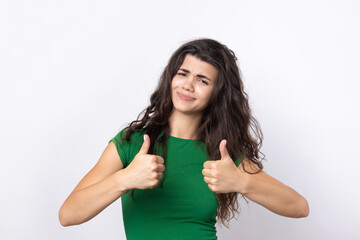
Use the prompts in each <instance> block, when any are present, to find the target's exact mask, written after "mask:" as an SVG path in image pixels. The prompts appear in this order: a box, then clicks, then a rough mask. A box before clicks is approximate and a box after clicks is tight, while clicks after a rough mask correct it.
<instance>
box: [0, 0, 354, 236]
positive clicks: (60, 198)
mask: <svg viewBox="0 0 360 240" xmlns="http://www.w3.org/2000/svg"><path fill="white" fill-rule="evenodd" d="M359 10H360V7H359V3H358V2H357V1H309V0H306V1H285V0H284V1H279V0H274V1H265V0H258V1H250V0H249V1H223V3H219V1H209V0H206V1H205V0H202V1H185V0H184V1H133V2H130V1H109V0H108V1H79V0H78V1H76V0H75V1H68V0H66V1H45V0H44V1H39V0H34V1H10V0H2V1H0V79H1V85H0V104H1V117H0V131H1V134H0V146H1V150H0V158H1V174H0V192H1V198H0V201H1V206H0V208H1V217H0V239H89V240H90V239H125V232H124V228H123V221H122V213H121V201H120V199H118V200H117V201H116V202H114V203H113V204H112V205H110V206H109V207H108V208H106V209H105V210H104V211H103V212H101V213H100V214H99V215H98V216H96V217H95V218H93V219H92V220H90V221H88V222H86V223H84V224H81V225H78V226H71V227H66V228H65V227H62V226H61V225H60V223H59V220H58V211H59V208H60V206H61V204H62V203H63V202H64V201H65V199H66V197H67V196H68V195H69V194H70V192H71V191H72V190H73V188H74V187H75V186H76V184H77V183H78V182H79V181H80V180H81V178H82V177H83V176H84V175H85V174H86V173H87V172H88V171H89V170H90V169H91V168H92V167H93V166H94V165H95V163H96V162H97V160H98V159H99V157H100V155H101V153H102V152H103V150H104V149H105V147H106V146H107V144H108V141H109V140H110V139H111V138H112V137H113V136H115V134H117V132H118V131H119V130H120V129H121V128H122V127H124V126H125V125H126V124H127V123H129V122H130V121H132V120H135V119H136V117H137V115H138V114H139V113H140V112H141V111H142V110H143V109H144V108H145V107H146V106H147V105H148V104H149V103H150V101H149V98H150V95H151V93H152V92H153V91H154V90H155V87H156V85H157V83H158V79H159V77H160V74H161V72H162V70H163V69H164V67H165V65H166V63H167V61H168V59H169V58H170V55H171V54H172V52H173V51H174V50H175V49H176V48H178V47H179V46H180V45H181V44H183V43H185V42H187V41H189V40H192V39H195V38H199V37H209V38H214V39H216V40H218V41H220V42H221V43H223V44H226V45H227V46H228V47H229V48H230V49H232V50H233V51H234V52H235V54H236V56H237V57H238V59H239V60H238V64H239V67H240V69H241V72H242V75H243V81H244V83H245V90H246V92H247V93H248V95H249V99H250V104H251V108H252V111H253V114H254V116H255V118H256V119H257V120H258V121H259V123H260V126H261V129H262V131H263V134H264V141H263V147H262V149H261V151H262V152H263V153H264V154H265V155H266V159H267V161H266V162H264V166H265V168H264V170H265V171H266V172H267V173H268V174H270V175H271V176H273V177H275V178H277V179H279V180H280V181H282V182H283V183H285V184H287V185H289V186H290V187H292V188H294V189H295V190H296V191H298V192H299V193H300V194H302V195H304V196H305V197H306V198H307V200H308V202H309V205H310V215H309V216H308V217H307V218H303V219H293V218H286V217H281V216H279V215H276V214H274V213H272V212H270V211H268V210H267V209H265V208H263V207H262V206H259V205H257V204H255V203H252V202H250V203H249V204H246V202H244V201H243V200H241V201H239V202H240V205H241V214H240V215H238V216H237V219H238V220H236V219H232V220H231V229H230V230H229V229H226V228H225V227H220V226H219V225H218V224H217V230H218V237H219V239H274V240H275V239H292V240H296V239H299V240H300V239H301V240H302V239H326V240H331V239H360V231H359V228H358V227H359V221H358V215H359V214H360V211H359V202H360V195H359V187H358V183H359V182H360V179H359V174H358V169H359V166H360V163H359V160H360V159H359V154H358V150H359V133H360V129H359V122H360V114H359V103H360V97H359V95H358V91H359V86H360V84H359V80H360V78H359V76H360V74H359V54H360V51H359V50H360V48H359V42H360V34H359V22H360V16H359V14H358V13H359Z"/></svg>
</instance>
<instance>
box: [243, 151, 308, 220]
mask: <svg viewBox="0 0 360 240" xmlns="http://www.w3.org/2000/svg"><path fill="white" fill-rule="evenodd" d="M242 165H244V168H245V170H246V171H248V172H257V171H258V170H259V168H258V167H257V166H256V165H255V164H254V163H252V162H251V161H249V159H247V158H246V157H245V159H244V160H243V162H242V164H240V165H239V166H238V168H237V169H238V175H239V181H238V183H239V184H238V186H237V187H238V188H237V189H238V191H237V192H239V193H241V194H242V195H243V196H245V197H247V198H248V199H250V200H252V201H254V202H256V203H258V204H260V205H262V206H264V207H265V208H267V209H269V210H270V211H272V212H274V213H276V214H279V215H282V216H285V217H293V218H301V217H306V216H308V215H309V205H308V202H307V201H306V199H305V198H304V197H303V196H302V195H300V194H299V193H297V192H296V191H295V190H293V189H292V188H290V187H288V186H286V185H284V184H283V183H281V182H280V181H278V180H277V179H275V178H273V177H271V176H270V175H268V174H267V173H265V172H264V171H260V172H259V173H256V174H249V173H246V172H245V171H244V169H243V166H242Z"/></svg>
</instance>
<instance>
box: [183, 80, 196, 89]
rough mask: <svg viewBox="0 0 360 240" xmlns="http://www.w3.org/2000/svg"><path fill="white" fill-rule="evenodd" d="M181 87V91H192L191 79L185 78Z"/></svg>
mask: <svg viewBox="0 0 360 240" xmlns="http://www.w3.org/2000/svg"><path fill="white" fill-rule="evenodd" d="M182 87H183V89H186V90H189V91H193V89H194V87H193V79H192V77H187V78H186V79H185V81H184V82H183V85H182Z"/></svg>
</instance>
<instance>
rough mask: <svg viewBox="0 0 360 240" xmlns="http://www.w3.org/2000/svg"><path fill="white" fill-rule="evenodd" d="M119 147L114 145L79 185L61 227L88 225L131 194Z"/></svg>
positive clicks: (61, 216) (61, 215) (68, 202)
mask: <svg viewBox="0 0 360 240" xmlns="http://www.w3.org/2000/svg"><path fill="white" fill-rule="evenodd" d="M122 168H123V165H122V162H121V160H120V157H119V155H118V153H117V149H116V146H115V144H114V143H113V142H110V143H109V144H108V146H107V147H106V148H105V150H104V152H103V153H102V155H101V157H100V159H99V161H98V162H97V164H96V165H95V166H94V167H93V169H91V170H90V172H89V173H88V174H87V175H86V176H85V177H84V178H83V179H82V180H81V181H80V182H79V184H78V185H77V186H76V187H75V189H74V190H73V191H72V192H71V194H70V195H69V197H68V198H67V199H66V200H65V202H64V203H63V205H62V206H61V208H60V211H59V220H60V223H61V225H63V226H70V225H76V224H81V223H84V222H86V221H88V220H90V219H92V218H93V217H95V216H96V215H97V214H99V213H100V212H101V211H102V210H104V209H105V208H106V207H107V206H109V205H110V204H111V203H113V202H114V201H115V200H117V199H118V198H119V197H121V196H122V195H123V194H125V193H126V192H127V190H128V189H127V188H126V176H125V174H124V170H125V169H122Z"/></svg>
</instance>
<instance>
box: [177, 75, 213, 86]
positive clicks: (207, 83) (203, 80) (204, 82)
mask: <svg viewBox="0 0 360 240" xmlns="http://www.w3.org/2000/svg"><path fill="white" fill-rule="evenodd" d="M178 75H180V76H183V77H185V73H178ZM201 81H203V82H204V83H205V84H206V85H209V84H208V83H207V82H206V81H204V80H201Z"/></svg>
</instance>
